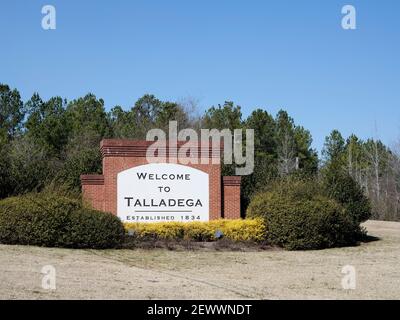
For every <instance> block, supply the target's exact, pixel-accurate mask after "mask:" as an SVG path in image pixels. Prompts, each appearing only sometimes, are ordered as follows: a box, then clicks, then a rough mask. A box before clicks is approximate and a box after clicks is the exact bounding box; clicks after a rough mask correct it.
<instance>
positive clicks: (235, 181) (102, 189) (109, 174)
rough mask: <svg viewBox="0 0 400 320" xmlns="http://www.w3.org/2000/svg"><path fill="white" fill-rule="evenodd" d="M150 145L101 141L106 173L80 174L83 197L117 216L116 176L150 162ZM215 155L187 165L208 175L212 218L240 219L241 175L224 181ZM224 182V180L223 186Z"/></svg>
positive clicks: (127, 141) (100, 208)
mask: <svg viewBox="0 0 400 320" xmlns="http://www.w3.org/2000/svg"><path fill="white" fill-rule="evenodd" d="M149 144H151V142H147V141H133V140H103V141H102V142H101V152H102V155H103V175H82V176H81V181H82V193H83V198H84V200H85V201H87V202H88V203H90V204H92V206H93V207H94V208H95V209H98V210H102V211H107V212H111V213H113V214H115V215H116V214H117V175H118V173H119V172H121V171H124V170H127V169H130V168H133V167H136V166H139V165H144V164H147V163H148V162H147V160H146V149H147V146H148V145H149ZM167 156H168V154H167ZM171 157H172V155H171ZM216 157H217V156H216V155H215V154H211V153H210V159H207V160H208V162H209V164H187V166H189V167H192V168H195V169H198V170H201V171H204V172H206V173H207V174H208V175H209V193H210V199H209V204H210V220H212V219H219V218H221V217H225V218H227V219H236V218H240V177H224V179H223V180H222V179H221V164H212V162H211V161H212V160H215V159H212V158H216ZM218 157H219V155H218ZM199 162H200V161H199ZM222 182H224V184H223V185H222ZM223 193H224V195H223ZM223 208H224V213H223V212H222V210H223Z"/></svg>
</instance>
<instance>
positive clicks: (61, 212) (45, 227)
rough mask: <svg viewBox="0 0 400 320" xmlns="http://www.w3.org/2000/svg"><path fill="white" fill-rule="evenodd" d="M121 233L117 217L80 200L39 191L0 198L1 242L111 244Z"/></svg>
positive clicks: (119, 240)
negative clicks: (84, 205)
mask: <svg viewBox="0 0 400 320" xmlns="http://www.w3.org/2000/svg"><path fill="white" fill-rule="evenodd" d="M123 237H124V228H123V225H122V223H121V222H120V220H119V219H118V218H117V217H116V216H114V215H112V214H110V213H104V212H99V211H95V210H91V209H87V208H83V207H82V205H81V202H80V201H77V200H72V199H70V198H67V197H65V196H62V195H59V194H54V193H48V192H42V193H37V194H28V195H24V196H20V197H13V198H7V199H4V200H2V201H0V242H1V243H5V244H25V245H38V246H48V247H53V246H54V247H68V248H98V249H102V248H112V247H117V246H119V245H120V244H121V243H122V241H123Z"/></svg>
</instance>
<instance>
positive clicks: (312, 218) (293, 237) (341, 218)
mask: <svg viewBox="0 0 400 320" xmlns="http://www.w3.org/2000/svg"><path fill="white" fill-rule="evenodd" d="M247 216H248V217H249V218H263V219H264V221H265V224H266V228H267V239H268V241H269V242H270V243H271V244H275V245H279V246H282V247H284V248H286V249H289V250H310V249H323V248H331V247H337V246H345V245H352V244H355V243H356V240H357V238H358V236H359V234H360V227H359V224H358V223H355V222H354V219H353V217H352V216H351V215H349V214H348V212H347V210H345V208H344V207H343V206H342V205H341V204H340V203H339V202H337V201H336V200H334V199H330V198H328V197H327V196H326V195H324V194H323V192H322V191H321V188H320V186H319V185H318V183H316V182H315V181H312V180H310V181H296V180H290V179H289V180H286V181H279V182H276V183H275V184H273V185H272V186H271V187H270V188H269V190H267V191H266V192H263V193H261V194H258V195H257V196H256V197H254V198H253V199H252V201H251V203H250V205H249V208H248V210H247Z"/></svg>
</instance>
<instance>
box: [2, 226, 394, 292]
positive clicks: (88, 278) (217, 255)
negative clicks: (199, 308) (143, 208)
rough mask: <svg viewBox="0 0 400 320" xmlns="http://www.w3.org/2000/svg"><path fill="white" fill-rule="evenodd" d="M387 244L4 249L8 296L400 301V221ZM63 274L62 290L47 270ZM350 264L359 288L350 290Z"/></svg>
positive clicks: (59, 277) (379, 232)
mask: <svg viewBox="0 0 400 320" xmlns="http://www.w3.org/2000/svg"><path fill="white" fill-rule="evenodd" d="M365 226H366V227H367V229H368V231H369V235H371V236H375V237H379V238H380V240H378V241H372V242H368V243H363V244H362V245H360V246H358V247H350V248H338V249H329V250H321V251H300V252H299V251H297V252H289V251H281V250H267V251H258V252H256V251H254V252H226V251H225V252H222V251H207V250H200V251H169V250H165V249H155V250H105V251H95V250H69V249H55V248H38V247H26V246H6V245H1V246H0V298H1V299H400V223H396V222H381V221H368V222H367V223H366V224H365ZM45 265H52V266H54V267H55V269H56V286H57V287H56V290H45V289H42V286H41V283H42V277H43V275H42V274H41V269H42V267H43V266H45ZM345 265H352V266H354V267H355V269H356V289H355V290H344V289H343V288H342V284H341V282H342V277H343V276H344V275H343V274H342V273H341V271H342V267H343V266H345Z"/></svg>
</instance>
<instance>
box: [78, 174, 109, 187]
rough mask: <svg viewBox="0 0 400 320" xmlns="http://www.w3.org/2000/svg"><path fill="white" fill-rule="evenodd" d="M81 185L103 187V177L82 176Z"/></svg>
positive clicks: (93, 175) (99, 175)
mask: <svg viewBox="0 0 400 320" xmlns="http://www.w3.org/2000/svg"><path fill="white" fill-rule="evenodd" d="M81 184H82V185H103V184H104V176H103V175H101V174H82V175H81Z"/></svg>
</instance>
